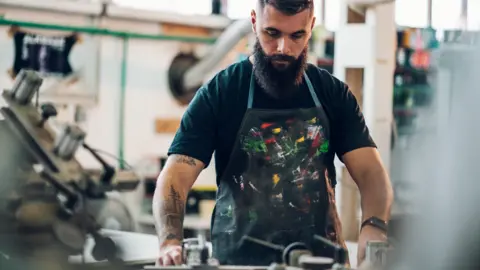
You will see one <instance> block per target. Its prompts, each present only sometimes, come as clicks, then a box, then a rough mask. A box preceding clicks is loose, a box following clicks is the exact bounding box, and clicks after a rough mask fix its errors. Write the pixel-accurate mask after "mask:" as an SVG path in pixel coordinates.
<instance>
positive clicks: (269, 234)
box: [153, 0, 393, 265]
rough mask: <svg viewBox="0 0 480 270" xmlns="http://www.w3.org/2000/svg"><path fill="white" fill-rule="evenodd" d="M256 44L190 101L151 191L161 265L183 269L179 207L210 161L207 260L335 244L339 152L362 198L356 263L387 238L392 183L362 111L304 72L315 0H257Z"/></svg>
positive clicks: (342, 91)
mask: <svg viewBox="0 0 480 270" xmlns="http://www.w3.org/2000/svg"><path fill="white" fill-rule="evenodd" d="M251 20H252V27H253V30H254V32H255V34H256V36H257V41H256V44H255V48H254V53H253V55H252V56H251V57H249V59H248V60H244V61H241V62H239V63H236V64H233V65H231V66H230V67H228V68H227V69H225V70H223V71H221V72H219V73H218V74H217V75H216V76H215V77H214V78H213V79H212V80H211V81H210V82H208V83H207V84H205V85H204V86H203V87H201V88H200V89H199V91H198V92H197V94H196V96H195V98H194V99H193V100H192V102H191V103H190V105H189V107H188V109H187V111H186V113H185V115H184V116H183V119H182V123H181V126H180V128H179V130H178V132H177V134H176V136H175V139H174V141H173V143H172V145H171V147H170V150H169V158H168V161H167V162H166V165H165V167H164V169H163V170H162V173H161V174H160V176H159V179H158V182H157V188H156V191H155V196H154V205H153V209H154V210H153V211H154V216H155V221H156V228H157V232H158V236H159V239H160V258H159V261H158V262H159V264H160V265H172V264H175V265H178V264H181V263H182V258H181V242H182V237H183V228H182V223H183V217H184V204H185V199H186V197H187V194H188V192H189V190H190V188H191V187H192V185H193V183H194V182H195V180H196V179H197V177H198V175H199V174H200V172H201V171H202V170H203V169H204V168H205V167H207V166H208V164H209V162H210V160H211V156H212V154H213V152H215V161H216V172H217V185H218V192H217V201H216V207H215V211H214V213H213V217H212V230H211V235H212V244H213V253H214V254H213V255H214V257H215V258H216V259H218V260H219V262H220V263H221V264H235V265H268V264H270V263H271V262H272V261H275V260H278V255H279V252H278V251H276V250H272V249H269V248H266V247H264V246H261V245H258V244H255V243H252V242H250V241H247V240H245V238H244V236H251V237H255V238H259V239H262V240H265V241H269V242H272V243H274V244H278V245H284V246H285V245H288V244H290V243H292V242H303V243H306V244H307V245H308V246H309V247H311V248H312V250H314V252H315V253H316V254H318V255H320V256H332V254H331V252H330V251H329V250H328V249H326V248H325V247H324V246H322V245H321V244H320V243H318V242H316V241H314V240H312V238H313V237H312V236H313V235H314V234H318V235H322V236H324V237H327V238H329V239H330V240H332V241H335V242H337V243H338V244H342V245H344V243H343V240H342V239H341V235H340V233H341V232H340V223H339V219H338V215H337V212H336V207H335V201H334V191H333V188H334V187H335V184H336V182H335V179H336V178H335V168H334V164H333V160H334V156H335V154H336V155H338V156H339V158H340V159H341V160H342V161H343V162H344V163H345V164H346V167H347V168H348V170H349V172H350V174H351V175H352V177H353V179H354V180H355V182H356V183H357V185H358V187H359V189H360V192H361V197H362V202H361V205H362V212H363V219H364V222H363V225H362V229H361V233H360V239H359V250H358V257H359V259H360V260H361V259H362V258H363V257H364V256H365V246H366V242H367V241H370V240H385V237H386V236H385V235H386V222H387V220H388V219H389V212H390V206H391V203H392V197H393V195H392V193H393V192H392V189H391V185H390V182H389V179H388V176H387V173H386V172H385V169H384V168H383V166H382V163H381V161H380V157H379V154H378V152H377V150H376V148H375V144H374V142H373V141H372V139H371V137H370V135H369V131H368V129H367V127H366V125H365V121H364V118H363V115H362V113H361V112H360V109H359V106H358V105H357V102H356V100H355V98H354V96H353V95H352V93H351V92H350V91H349V90H348V88H347V86H346V85H345V84H343V83H342V82H340V81H339V80H338V79H336V78H334V77H333V76H331V75H330V74H329V73H328V72H326V71H324V70H321V69H318V68H317V67H315V66H313V65H308V64H306V54H307V47H308V41H309V39H310V37H311V31H312V28H313V26H314V24H315V17H314V16H313V1H311V0H258V2H257V7H256V9H255V10H253V11H252V12H251Z"/></svg>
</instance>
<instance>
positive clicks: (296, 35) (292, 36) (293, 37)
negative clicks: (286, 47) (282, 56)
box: [290, 33, 305, 39]
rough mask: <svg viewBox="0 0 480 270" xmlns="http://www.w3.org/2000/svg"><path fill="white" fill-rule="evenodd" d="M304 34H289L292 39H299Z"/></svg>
mask: <svg viewBox="0 0 480 270" xmlns="http://www.w3.org/2000/svg"><path fill="white" fill-rule="evenodd" d="M304 36H305V33H294V34H292V35H290V37H291V38H292V39H301V38H303V37H304Z"/></svg>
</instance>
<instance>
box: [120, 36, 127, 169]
mask: <svg viewBox="0 0 480 270" xmlns="http://www.w3.org/2000/svg"><path fill="white" fill-rule="evenodd" d="M128 41H129V39H128V38H126V37H124V38H123V46H122V64H121V68H122V70H121V73H120V111H119V122H118V162H119V163H118V166H119V168H120V169H121V170H124V169H125V105H126V104H125V100H126V95H127V59H128Z"/></svg>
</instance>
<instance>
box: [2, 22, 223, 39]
mask: <svg viewBox="0 0 480 270" xmlns="http://www.w3.org/2000/svg"><path fill="white" fill-rule="evenodd" d="M0 25H7V26H10V25H16V26H18V27H25V28H37V29H47V30H56V31H65V32H77V33H85V34H91V35H103V36H113V37H119V38H136V39H151V40H163V41H181V42H196V43H208V44H212V43H214V42H215V39H214V38H200V37H187V36H173V35H150V34H139V33H132V32H124V31H113V30H109V29H106V28H98V27H78V26H65V25H58V24H47V23H35V22H26V21H16V20H8V19H5V18H3V17H0Z"/></svg>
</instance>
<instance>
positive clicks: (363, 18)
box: [334, 0, 396, 241]
mask: <svg viewBox="0 0 480 270" xmlns="http://www.w3.org/2000/svg"><path fill="white" fill-rule="evenodd" d="M339 1H340V2H341V14H340V26H339V28H338V30H337V32H336V33H335V63H334V74H335V76H336V77H338V78H339V79H340V80H342V81H344V82H346V83H347V84H348V85H349V86H350V89H351V91H352V92H353V93H354V94H355V96H356V98H357V100H358V102H359V104H360V106H361V107H362V110H363V113H364V115H365V120H366V123H367V126H368V128H369V129H370V132H371V135H372V137H373V139H374V140H375V142H376V144H377V146H378V150H379V152H380V155H381V157H382V161H383V163H384V165H385V167H386V168H387V170H389V168H390V140H391V129H392V120H393V119H392V118H393V108H392V103H393V85H394V81H393V75H394V69H395V50H396V25H395V3H394V2H393V1H388V0H339ZM359 12H360V13H362V14H359ZM337 164H339V163H338V162H337ZM341 166H342V168H341V169H339V170H338V171H339V178H340V179H341V180H340V181H338V182H339V187H338V191H337V194H338V197H339V198H338V202H339V212H340V217H341V219H342V223H343V230H344V235H345V238H346V239H347V240H351V241H355V240H356V237H358V228H359V225H360V218H361V214H360V212H359V209H360V206H359V194H358V191H357V190H356V189H355V184H353V182H352V179H351V178H350V176H349V175H348V172H347V171H346V169H345V168H343V165H341Z"/></svg>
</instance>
